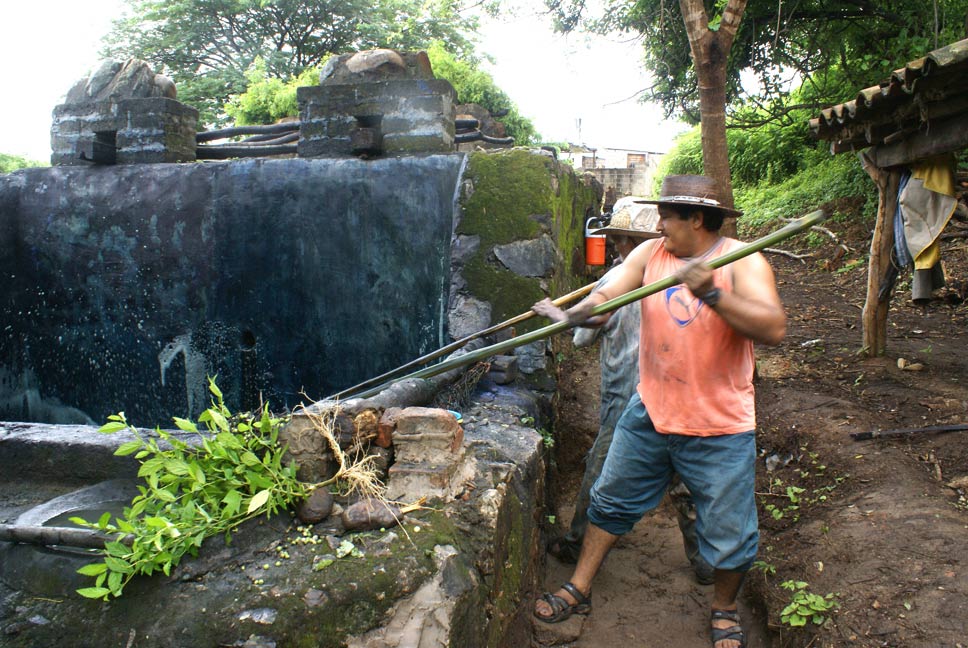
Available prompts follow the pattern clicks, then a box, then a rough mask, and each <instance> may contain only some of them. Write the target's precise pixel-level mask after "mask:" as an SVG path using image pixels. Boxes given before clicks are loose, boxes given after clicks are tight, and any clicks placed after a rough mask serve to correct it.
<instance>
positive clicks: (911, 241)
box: [899, 154, 958, 270]
mask: <svg viewBox="0 0 968 648" xmlns="http://www.w3.org/2000/svg"><path fill="white" fill-rule="evenodd" d="M954 168H955V158H954V156H952V155H948V154H946V155H940V156H937V157H933V158H928V159H926V160H922V161H920V162H918V163H917V164H914V165H912V166H911V178H910V180H908V182H907V185H906V186H905V187H904V191H903V192H902V193H901V197H900V200H899V204H900V207H901V214H902V217H903V220H904V237H905V240H906V241H907V248H908V251H909V252H910V254H911V256H912V257H913V258H914V269H915V270H929V269H931V268H932V267H934V266H935V265H936V264H937V263H938V261H939V259H940V258H941V246H940V245H939V243H938V237H939V236H940V235H941V231H942V230H943V229H944V227H945V225H947V224H948V221H949V220H950V219H951V215H952V214H954V212H955V207H957V205H958V201H957V199H956V198H955V178H954Z"/></svg>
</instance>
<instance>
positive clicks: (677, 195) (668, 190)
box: [636, 175, 743, 216]
mask: <svg viewBox="0 0 968 648" xmlns="http://www.w3.org/2000/svg"><path fill="white" fill-rule="evenodd" d="M636 202H639V203H642V204H646V205H689V206H691V207H699V208H702V209H715V210H717V211H719V212H720V213H722V215H723V216H742V215H743V212H741V211H739V210H737V209H732V208H730V207H727V206H725V205H723V204H722V201H721V200H720V192H719V183H718V182H716V181H715V180H713V179H712V178H710V177H708V176H699V175H670V176H666V177H665V178H664V179H663V180H662V189H661V190H660V191H659V199H658V200H638V201H636Z"/></svg>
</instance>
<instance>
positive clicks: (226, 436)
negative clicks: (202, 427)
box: [215, 432, 242, 450]
mask: <svg viewBox="0 0 968 648" xmlns="http://www.w3.org/2000/svg"><path fill="white" fill-rule="evenodd" d="M215 440H216V441H217V442H218V443H220V444H221V445H223V446H225V447H226V448H231V449H233V450H238V449H240V448H241V447H242V443H241V442H240V441H239V440H238V439H237V438H236V436H235V435H234V434H232V433H231V432H220V433H219V434H218V435H217V436H216V437H215Z"/></svg>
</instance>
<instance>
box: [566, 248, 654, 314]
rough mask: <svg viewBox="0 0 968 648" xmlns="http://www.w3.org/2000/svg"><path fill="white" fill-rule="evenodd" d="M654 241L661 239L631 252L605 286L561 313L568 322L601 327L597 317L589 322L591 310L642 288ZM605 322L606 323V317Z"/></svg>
mask: <svg viewBox="0 0 968 648" xmlns="http://www.w3.org/2000/svg"><path fill="white" fill-rule="evenodd" d="M656 241H661V239H654V240H652V241H648V242H646V243H643V244H642V245H640V246H638V247H637V248H635V249H634V250H632V252H631V253H630V254H629V256H628V258H626V259H625V261H624V262H623V263H622V264H621V265H618V266H616V267H615V268H614V269H613V270H612V273H613V276H610V278H609V281H608V283H607V284H605V285H604V286H602V287H601V288H598V289H596V290H595V292H593V293H592V294H590V295H589V296H588V297H586V298H585V299H583V300H582V301H580V302H578V303H577V304H576V305H574V306H572V307H571V308H569V309H568V310H566V311H563V313H564V316H565V318H566V319H567V320H568V322H570V323H571V324H574V325H576V326H579V325H580V326H601V324H603V323H604V322H599V321H598V317H593V318H591V320H589V317H590V316H591V312H592V309H593V308H595V307H596V306H599V305H601V304H604V303H605V302H607V301H609V300H612V299H615V298H616V297H619V296H621V295H624V294H625V293H627V292H629V291H630V290H635V289H636V288H641V287H642V277H643V276H644V275H645V264H646V263H647V262H648V260H649V258H650V257H651V256H652V249H653V248H654V247H655V244H656V243H655V242H656ZM609 315H610V314H609ZM605 320H606V321H607V317H606V318H605ZM558 321H562V320H558Z"/></svg>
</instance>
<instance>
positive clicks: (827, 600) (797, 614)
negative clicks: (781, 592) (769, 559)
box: [780, 580, 839, 628]
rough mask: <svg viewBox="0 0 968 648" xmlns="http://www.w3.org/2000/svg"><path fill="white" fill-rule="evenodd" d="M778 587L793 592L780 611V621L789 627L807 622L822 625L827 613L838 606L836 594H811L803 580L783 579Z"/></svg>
mask: <svg viewBox="0 0 968 648" xmlns="http://www.w3.org/2000/svg"><path fill="white" fill-rule="evenodd" d="M780 587H782V588H783V589H787V590H790V591H791V592H793V597H792V598H791V600H790V604H789V605H787V606H786V607H785V608H783V610H782V611H781V612H780V621H782V622H783V623H786V624H787V625H789V626H791V627H794V628H797V627H802V626H805V625H807V624H808V623H813V624H814V625H822V624H823V623H824V622H825V621H826V620H827V615H828V614H829V613H830V612H831V611H832V610H833V609H834V608H836V607H839V603H837V596H838V594H834V593H833V592H831V593H829V594H827V595H826V596H820V595H819V594H813V593H812V592H810V590H809V584H808V583H806V582H804V581H792V580H788V581H783V582H782V583H780Z"/></svg>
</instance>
